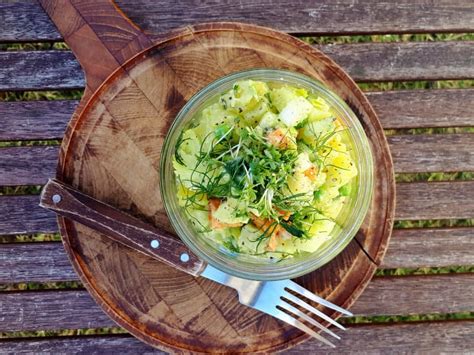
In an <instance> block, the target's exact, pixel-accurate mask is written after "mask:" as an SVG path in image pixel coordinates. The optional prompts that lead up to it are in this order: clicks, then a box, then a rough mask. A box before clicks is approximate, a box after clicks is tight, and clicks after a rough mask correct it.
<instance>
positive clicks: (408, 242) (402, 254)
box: [381, 228, 474, 269]
mask: <svg viewBox="0 0 474 355" xmlns="http://www.w3.org/2000/svg"><path fill="white" fill-rule="evenodd" d="M473 250H474V228H420V229H395V230H394V231H393V233H392V237H391V239H390V245H389V247H388V250H387V253H386V254H385V257H384V259H383V261H382V265H381V267H382V268H386V269H392V268H420V267H438V266H459V265H474V253H473V252H472V251H473Z"/></svg>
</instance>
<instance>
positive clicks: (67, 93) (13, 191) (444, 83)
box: [0, 33, 474, 339]
mask: <svg viewBox="0 0 474 355" xmlns="http://www.w3.org/2000/svg"><path fill="white" fill-rule="evenodd" d="M301 39H303V40H305V41H306V42H308V43H310V44H316V45H321V44H344V43H371V42H380V43H390V42H412V41H418V42H432V41H469V40H471V41H472V40H474V34H473V33H460V34H405V35H372V36H319V37H301ZM67 49H68V46H67V45H66V44H65V43H64V42H55V43H13V44H12V43H9V44H0V51H21V50H28V51H41V50H67ZM358 85H359V87H360V88H361V89H362V90H365V91H386V90H430V89H466V88H473V87H474V80H437V81H402V82H383V83H359V84H358ZM82 93H83V91H82V90H63V91H24V92H0V101H31V100H71V99H75V100H79V99H80V98H81V96H82ZM440 133H445V134H448V133H474V128H473V127H454V128H423V129H420V128H419V129H410V130H387V131H386V134H388V135H390V134H440ZM60 143H61V142H60V141H58V140H36V141H13V142H10V141H9V142H0V149H1V148H2V147H16V146H36V145H58V144H60ZM472 179H473V172H456V173H443V172H437V173H422V174H397V175H396V180H397V182H419V181H453V180H472ZM40 189H41V186H15V187H0V195H18V194H20V195H22V194H34V195H37V194H39V192H40ZM463 226H464V227H472V226H474V219H457V220H427V221H396V222H395V228H428V227H431V228H442V227H463ZM42 241H56V242H57V241H60V236H59V234H57V233H56V234H42V233H38V234H30V235H15V236H2V235H0V243H12V242H42ZM472 272H474V266H452V267H437V268H417V269H408V268H399V269H380V270H378V271H377V273H376V275H378V276H406V275H432V274H449V273H472ZM81 288H83V285H82V284H81V283H80V282H77V281H73V282H50V283H37V282H28V283H17V284H0V291H2V292H5V291H33V290H55V289H81ZM452 319H456V320H461V319H474V313H473V312H461V313H452V314H417V315H395V316H386V315H385V316H374V317H352V318H345V319H343V320H342V322H343V323H345V324H366V323H395V322H418V321H443V320H452ZM58 326H60V325H58ZM123 333H126V332H125V331H124V330H123V329H121V328H119V327H110V328H93V329H70V330H59V331H28V332H3V333H2V332H0V339H1V338H17V337H51V336H73V335H78V336H79V335H99V334H123Z"/></svg>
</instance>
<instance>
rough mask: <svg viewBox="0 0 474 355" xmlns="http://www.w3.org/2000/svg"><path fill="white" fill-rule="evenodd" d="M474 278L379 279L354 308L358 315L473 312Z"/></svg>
mask: <svg viewBox="0 0 474 355" xmlns="http://www.w3.org/2000/svg"><path fill="white" fill-rule="evenodd" d="M473 294H474V274H442V275H430V276H394V277H375V278H374V279H372V281H371V282H370V284H369V286H368V287H367V288H366V289H365V291H364V292H363V293H362V295H361V296H360V297H359V299H358V300H357V302H356V304H355V305H354V306H353V307H352V309H351V311H352V312H353V313H354V314H357V315H364V316H374V315H382V314H384V315H397V314H429V313H455V312H470V311H472V310H474V297H472V295H473Z"/></svg>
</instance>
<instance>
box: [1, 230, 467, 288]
mask: <svg viewBox="0 0 474 355" xmlns="http://www.w3.org/2000/svg"><path fill="white" fill-rule="evenodd" d="M472 250H474V228H432V229H395V230H394V231H393V234H392V238H391V239H390V245H389V248H388V251H387V254H386V255H385V258H384V259H383V262H382V265H381V268H386V269H390V268H404V267H405V268H406V267H407V268H420V267H443V266H460V265H474V254H473V253H472ZM77 280H78V278H77V276H76V274H75V273H74V270H73V269H72V267H71V265H70V262H69V260H68V258H67V256H66V253H65V252H64V248H63V246H62V244H61V243H60V242H49V243H14V244H0V283H19V282H32V281H33V282H53V281H77Z"/></svg>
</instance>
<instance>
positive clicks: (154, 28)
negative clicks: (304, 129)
mask: <svg viewBox="0 0 474 355" xmlns="http://www.w3.org/2000/svg"><path fill="white" fill-rule="evenodd" d="M117 2H118V4H119V6H120V7H121V9H122V10H123V11H124V12H125V13H126V14H127V15H129V16H130V17H131V19H132V20H133V21H134V22H135V23H137V24H138V25H139V26H140V27H142V28H144V29H145V30H148V31H151V32H156V33H159V32H161V33H163V32H166V31H169V30H170V29H173V28H176V27H181V26H187V25H193V24H196V23H199V22H208V21H223V20H227V21H240V22H250V23H255V24H258V25H262V26H270V27H274V28H276V29H279V30H281V31H285V32H289V33H293V34H318V35H320V34H353V33H416V32H420V33H428V32H472V31H473V30H474V20H473V17H472V12H473V11H474V10H473V7H472V3H471V2H470V1H469V0H452V1H439V2H434V3H430V5H429V6H427V5H426V3H424V2H422V1H410V0H404V1H400V2H398V3H394V2H392V1H390V0H384V1H364V2H351V1H349V0H337V1H330V0H324V1H317V2H315V1H312V2H307V1H304V0H298V1H291V0H279V1H271V2H270V1H259V2H254V1H251V0H245V1H240V2H239V3H236V2H232V1H212V2H207V3H202V2H198V1H184V2H179V3H177V4H173V6H169V2H167V1H164V0H160V1H154V0H139V1H136V0H118V1H117ZM164 9H166V11H165V10H164ZM349 9H350V11H349ZM0 14H1V15H2V17H1V18H2V23H0V29H1V30H0V41H12V42H24V41H59V40H61V39H62V36H61V35H60V34H59V33H58V31H57V30H56V29H55V27H54V25H53V24H52V23H51V20H49V18H48V16H47V15H46V14H45V13H44V12H43V11H42V9H41V7H40V6H38V4H37V3H36V1H34V0H26V1H7V2H2V3H0Z"/></svg>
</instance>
